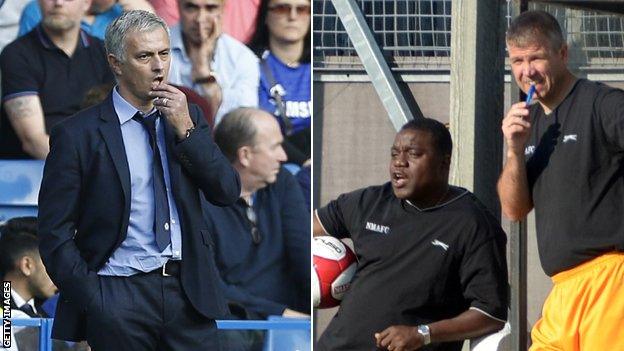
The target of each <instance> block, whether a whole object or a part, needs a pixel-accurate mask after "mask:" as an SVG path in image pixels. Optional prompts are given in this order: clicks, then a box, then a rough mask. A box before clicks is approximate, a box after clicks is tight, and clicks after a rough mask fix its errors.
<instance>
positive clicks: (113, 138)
mask: <svg viewBox="0 0 624 351" xmlns="http://www.w3.org/2000/svg"><path fill="white" fill-rule="evenodd" d="M105 43H106V52H107V55H108V61H109V64H110V66H111V69H112V71H113V73H114V74H115V76H116V78H117V82H118V85H117V86H116V87H115V88H114V89H113V91H112V92H111V95H110V96H109V98H107V99H106V100H105V101H104V102H103V103H101V104H99V105H96V106H94V107H92V108H90V109H87V110H84V111H82V112H80V113H78V114H76V115H75V116H74V117H72V118H70V119H69V120H67V121H66V122H63V123H61V124H59V125H58V127H56V128H54V129H53V131H52V133H51V136H50V154H49V156H48V158H47V161H46V165H45V169H44V175H43V182H42V185H41V192H40V195H39V225H40V226H39V228H40V236H41V243H40V251H41V256H42V258H43V262H44V263H45V265H46V267H47V269H48V272H49V273H50V276H51V277H52V280H53V281H54V282H55V283H56V284H57V286H58V287H59V289H60V292H61V297H60V299H59V305H58V308H57V312H56V319H55V323H54V327H53V331H52V333H53V335H52V336H53V337H54V338H59V339H65V340H82V339H85V338H86V340H87V341H88V343H89V345H90V346H91V347H92V348H93V349H94V350H96V351H97V350H156V349H166V350H200V349H202V350H218V349H219V345H218V342H217V337H216V328H215V323H214V319H216V318H220V317H223V316H224V315H225V314H226V311H227V307H226V304H225V301H224V299H223V296H222V293H221V291H220V289H219V285H218V283H217V271H216V268H215V263H214V256H213V248H212V246H213V244H212V239H211V238H210V235H209V233H208V232H207V231H206V230H205V223H204V222H203V220H202V213H201V209H200V200H199V192H198V190H201V191H202V192H203V193H204V195H205V196H206V198H207V200H208V201H210V202H211V203H213V204H216V205H230V204H233V203H234V202H235V201H236V200H237V199H238V197H239V195H240V180H239V177H238V175H237V173H236V171H235V170H234V169H233V168H232V167H231V166H230V164H229V162H228V160H227V159H226V158H225V157H224V156H223V155H222V154H221V151H220V150H219V149H218V147H217V146H216V145H215V144H214V143H213V142H212V139H211V136H210V130H209V127H208V126H207V124H206V122H205V120H204V118H203V116H202V115H201V112H200V111H199V108H198V107H197V106H195V105H191V106H188V105H187V102H186V98H185V96H184V94H183V93H182V92H180V91H179V90H178V89H176V88H174V87H172V86H171V85H169V84H167V83H166V82H167V76H168V72H169V63H170V55H169V52H170V48H169V34H168V30H167V26H166V24H165V23H164V22H163V21H162V19H160V18H158V17H156V16H155V15H153V14H150V13H148V12H145V11H130V12H127V13H125V14H123V15H122V16H120V17H119V18H117V19H116V20H115V21H114V22H113V23H111V25H110V26H109V27H108V29H107V33H106V41H105Z"/></svg>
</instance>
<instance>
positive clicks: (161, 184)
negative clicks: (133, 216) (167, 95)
mask: <svg viewBox="0 0 624 351" xmlns="http://www.w3.org/2000/svg"><path fill="white" fill-rule="evenodd" d="M159 116H160V114H159V113H158V112H156V113H152V114H151V115H149V116H147V117H143V114H142V113H141V112H137V113H136V114H135V115H134V116H133V117H132V119H134V120H135V121H138V122H139V123H141V125H143V127H145V129H146V130H147V132H148V133H149V136H150V146H151V147H152V155H153V158H154V161H153V162H152V179H153V184H154V233H155V234H156V245H157V246H158V249H159V250H160V251H161V252H162V251H163V250H164V249H165V248H167V246H168V245H169V242H170V241H171V235H170V233H169V201H167V188H166V187H165V173H164V171H163V164H162V162H161V160H160V151H159V150H158V142H157V141H156V140H157V139H156V119H158V117H159Z"/></svg>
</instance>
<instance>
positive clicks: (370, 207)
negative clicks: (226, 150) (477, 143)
mask: <svg viewBox="0 0 624 351" xmlns="http://www.w3.org/2000/svg"><path fill="white" fill-rule="evenodd" d="M451 150H452V142H451V136H450V134H449V132H448V130H447V129H446V128H445V127H444V125H442V123H440V122H437V121H435V120H432V119H420V120H413V121H410V122H408V123H407V124H405V125H404V126H403V127H402V128H401V130H400V131H399V133H398V134H397V135H396V138H395V140H394V145H393V146H392V149H391V159H390V182H388V183H386V184H383V185H381V186H371V187H368V188H364V189H360V190H356V191H354V192H351V193H347V194H342V195H340V196H339V197H338V199H336V200H333V201H331V202H330V203H329V204H328V205H327V206H325V207H323V208H320V209H318V210H317V211H316V213H315V214H316V215H315V217H314V235H327V234H329V235H332V236H335V237H338V238H346V237H349V238H351V239H352V240H353V244H354V247H355V251H356V254H357V257H358V261H359V262H358V269H357V272H356V274H355V277H354V278H353V281H352V284H351V289H350V290H349V291H348V292H347V293H346V294H345V296H344V298H343V300H342V304H341V307H340V310H339V312H338V313H337V314H336V316H335V317H334V319H333V320H332V322H331V323H330V324H329V326H328V328H327V330H326V331H325V333H323V335H322V336H321V338H320V340H319V342H318V345H317V348H315V350H375V347H377V348H380V349H382V350H386V349H387V350H395V351H397V350H404V351H406V350H417V349H421V348H422V349H423V350H461V348H462V340H464V339H468V338H473V337H476V336H480V335H483V334H486V333H490V332H494V331H496V330H499V329H501V328H502V327H503V324H504V321H505V320H506V318H507V295H508V292H507V266H506V262H505V243H506V236H505V233H504V232H503V230H502V229H501V227H500V225H499V224H498V222H497V220H496V219H495V218H494V217H493V216H492V215H491V214H490V213H489V212H488V210H487V209H485V207H484V206H483V205H482V204H481V203H480V202H479V201H478V200H477V199H476V198H475V197H474V195H472V194H471V193H470V192H468V191H467V190H466V189H462V188H458V187H454V186H449V184H448V174H449V165H450V159H451Z"/></svg>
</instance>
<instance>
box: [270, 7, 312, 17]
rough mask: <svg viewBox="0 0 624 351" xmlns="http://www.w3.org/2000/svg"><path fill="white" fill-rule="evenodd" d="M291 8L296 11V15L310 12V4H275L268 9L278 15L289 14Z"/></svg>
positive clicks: (291, 10)
mask: <svg viewBox="0 0 624 351" xmlns="http://www.w3.org/2000/svg"><path fill="white" fill-rule="evenodd" d="M293 9H294V10H295V11H296V12H297V16H304V15H309V14H310V5H291V4H277V5H273V6H270V7H269V11H273V13H275V14H276V15H280V16H288V15H290V14H291V13H292V12H293Z"/></svg>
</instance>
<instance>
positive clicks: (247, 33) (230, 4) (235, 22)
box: [223, 0, 260, 44]
mask: <svg viewBox="0 0 624 351" xmlns="http://www.w3.org/2000/svg"><path fill="white" fill-rule="evenodd" d="M259 6H260V0H236V1H231V0H230V1H225V3H224V5H223V31H224V32H226V33H227V34H229V35H231V36H232V37H234V39H236V40H238V41H240V42H242V43H245V44H247V43H249V40H251V36H252V35H253V34H254V31H255V29H256V28H255V24H256V17H257V16H258V7H259Z"/></svg>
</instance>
